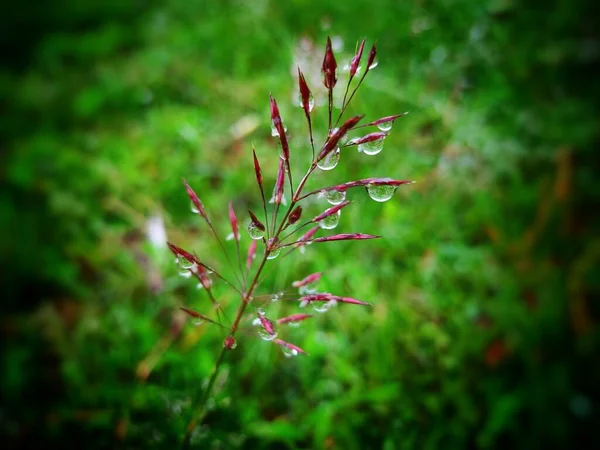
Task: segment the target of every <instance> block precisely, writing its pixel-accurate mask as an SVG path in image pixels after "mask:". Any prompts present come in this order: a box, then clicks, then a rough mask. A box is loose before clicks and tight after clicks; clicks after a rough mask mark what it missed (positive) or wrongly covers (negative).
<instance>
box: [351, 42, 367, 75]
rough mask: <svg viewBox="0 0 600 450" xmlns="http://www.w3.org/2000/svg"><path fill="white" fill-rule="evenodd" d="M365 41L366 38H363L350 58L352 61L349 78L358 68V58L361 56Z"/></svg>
mask: <svg viewBox="0 0 600 450" xmlns="http://www.w3.org/2000/svg"><path fill="white" fill-rule="evenodd" d="M365 42H366V39H363V40H362V42H361V43H360V46H359V47H358V51H357V52H356V55H354V58H352V61H351V62H350V80H352V78H354V75H356V71H357V70H358V66H359V65H360V59H361V58H362V54H363V50H364V48H365Z"/></svg>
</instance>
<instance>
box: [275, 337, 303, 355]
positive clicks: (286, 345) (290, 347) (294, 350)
mask: <svg viewBox="0 0 600 450" xmlns="http://www.w3.org/2000/svg"><path fill="white" fill-rule="evenodd" d="M273 343H274V344H277V345H280V346H282V347H284V348H285V349H287V350H289V351H290V353H287V352H286V356H287V355H289V356H295V355H297V354H298V353H302V354H304V355H308V353H306V352H305V351H304V350H302V349H301V348H300V347H298V346H297V345H294V344H290V343H289V342H285V341H282V340H281V339H274V340H273Z"/></svg>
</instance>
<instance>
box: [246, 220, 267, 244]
mask: <svg viewBox="0 0 600 450" xmlns="http://www.w3.org/2000/svg"><path fill="white" fill-rule="evenodd" d="M248 234H249V235H250V237H251V238H252V239H256V240H258V239H262V238H263V236H264V235H265V230H261V229H260V228H258V227H257V226H256V225H254V223H253V222H250V224H249V225H248Z"/></svg>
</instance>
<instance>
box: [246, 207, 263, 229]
mask: <svg viewBox="0 0 600 450" xmlns="http://www.w3.org/2000/svg"><path fill="white" fill-rule="evenodd" d="M248 214H249V215H250V220H251V221H252V223H253V224H254V226H255V227H256V228H258V229H259V230H260V231H265V225H264V224H263V223H262V222H261V221H260V220H258V217H256V214H254V213H253V212H252V211H250V210H248Z"/></svg>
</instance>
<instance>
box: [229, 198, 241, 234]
mask: <svg viewBox="0 0 600 450" xmlns="http://www.w3.org/2000/svg"><path fill="white" fill-rule="evenodd" d="M229 223H230V224H231V232H232V234H233V238H234V239H235V240H236V241H238V242H239V240H240V228H239V226H238V221H237V217H235V211H234V210H233V205H232V203H231V202H229Z"/></svg>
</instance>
